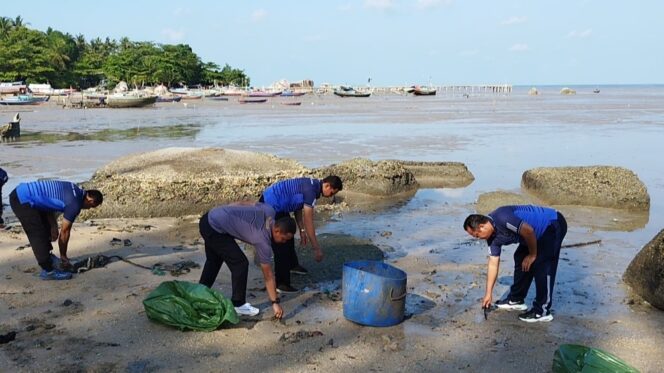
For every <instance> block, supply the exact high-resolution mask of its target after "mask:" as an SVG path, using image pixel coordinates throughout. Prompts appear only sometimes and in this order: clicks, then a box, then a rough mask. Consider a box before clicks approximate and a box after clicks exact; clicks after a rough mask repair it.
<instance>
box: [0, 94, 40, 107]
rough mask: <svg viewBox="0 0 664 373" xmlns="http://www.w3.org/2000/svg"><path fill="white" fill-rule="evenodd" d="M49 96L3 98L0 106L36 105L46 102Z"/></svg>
mask: <svg viewBox="0 0 664 373" xmlns="http://www.w3.org/2000/svg"><path fill="white" fill-rule="evenodd" d="M48 99H49V96H38V97H35V96H32V95H18V96H11V97H7V98H3V99H2V100H0V105H36V104H39V103H42V102H46V101H48Z"/></svg>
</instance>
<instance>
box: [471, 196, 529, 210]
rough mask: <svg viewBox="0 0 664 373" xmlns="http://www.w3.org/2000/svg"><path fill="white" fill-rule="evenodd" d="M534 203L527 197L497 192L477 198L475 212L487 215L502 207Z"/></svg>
mask: <svg viewBox="0 0 664 373" xmlns="http://www.w3.org/2000/svg"><path fill="white" fill-rule="evenodd" d="M532 204H534V202H533V201H531V200H530V199H528V198H527V197H525V196H523V195H521V194H516V193H512V192H504V191H496V192H489V193H483V194H481V195H480V196H479V197H478V198H477V203H476V204H475V210H476V211H477V213H478V214H483V215H486V214H488V213H490V212H491V211H493V210H495V209H497V208H498V207H501V206H508V205H532Z"/></svg>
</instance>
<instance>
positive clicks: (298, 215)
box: [295, 209, 307, 246]
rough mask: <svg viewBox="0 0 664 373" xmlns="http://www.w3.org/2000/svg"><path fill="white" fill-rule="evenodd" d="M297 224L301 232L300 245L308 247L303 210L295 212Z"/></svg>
mask: <svg viewBox="0 0 664 373" xmlns="http://www.w3.org/2000/svg"><path fill="white" fill-rule="evenodd" d="M295 222H296V223H297V227H298V228H299V230H300V244H301V245H302V246H307V234H306V230H305V228H304V221H303V220H302V209H299V210H295Z"/></svg>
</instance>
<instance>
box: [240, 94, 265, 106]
mask: <svg viewBox="0 0 664 373" xmlns="http://www.w3.org/2000/svg"><path fill="white" fill-rule="evenodd" d="M265 101H267V98H266V97H248V96H242V97H240V98H239V99H238V100H237V102H239V103H241V104H260V103H263V102H265Z"/></svg>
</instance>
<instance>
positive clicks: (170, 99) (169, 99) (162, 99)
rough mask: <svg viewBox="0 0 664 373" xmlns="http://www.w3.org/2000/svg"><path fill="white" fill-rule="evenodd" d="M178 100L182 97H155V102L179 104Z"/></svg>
mask: <svg viewBox="0 0 664 373" xmlns="http://www.w3.org/2000/svg"><path fill="white" fill-rule="evenodd" d="M180 100H182V96H176V95H173V96H157V101H156V102H180Z"/></svg>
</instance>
